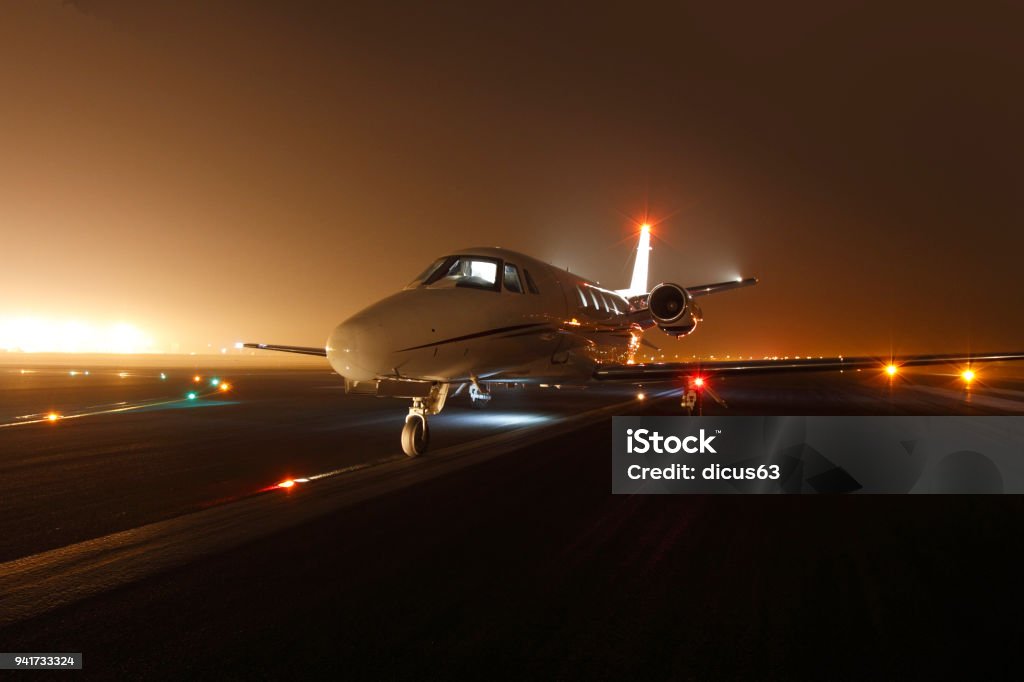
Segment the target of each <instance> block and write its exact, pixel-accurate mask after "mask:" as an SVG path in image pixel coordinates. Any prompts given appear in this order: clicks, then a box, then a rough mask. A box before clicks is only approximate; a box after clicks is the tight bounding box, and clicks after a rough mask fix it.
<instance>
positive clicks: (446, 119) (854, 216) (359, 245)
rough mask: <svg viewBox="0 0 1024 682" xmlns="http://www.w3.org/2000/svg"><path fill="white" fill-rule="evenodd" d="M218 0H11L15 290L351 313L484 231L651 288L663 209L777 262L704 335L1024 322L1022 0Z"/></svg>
mask: <svg viewBox="0 0 1024 682" xmlns="http://www.w3.org/2000/svg"><path fill="white" fill-rule="evenodd" d="M205 4H206V3H191V2H174V3H165V2H147V3H137V2H131V1H127V0H126V1H123V2H118V1H114V0H110V1H104V2H101V1H95V2H89V1H87V0H80V1H78V2H74V3H69V4H64V3H61V2H58V1H56V0H54V1H46V0H38V1H35V2H26V3H13V2H12V3H4V4H3V5H2V7H0V112H2V113H0V116H2V118H0V150H2V156H0V251H2V253H3V255H4V258H3V267H2V269H0V292H2V294H0V321H7V322H8V323H10V321H11V320H24V319H29V318H30V319H34V320H36V321H39V320H42V321H43V322H42V323H43V324H51V325H58V326H59V325H61V324H66V323H68V322H69V321H78V322H79V323H80V324H85V325H91V326H92V327H93V328H94V329H106V328H108V327H110V326H111V325H117V324H119V323H123V324H127V325H131V326H132V328H133V329H136V330H138V331H139V333H140V334H142V335H143V336H144V337H145V338H148V339H150V341H151V343H150V345H149V348H148V349H149V350H160V351H165V352H182V353H186V352H197V351H198V352H204V351H208V350H211V349H213V350H219V348H220V347H230V346H231V345H232V344H233V343H234V342H235V341H239V340H246V341H265V342H271V343H287V344H296V345H321V344H323V343H324V340H325V339H326V337H327V334H328V333H329V331H330V329H331V327H332V326H333V325H335V324H336V323H337V322H339V321H340V320H342V319H343V318H345V317H346V316H348V315H350V314H352V313H354V312H355V311H357V310H358V309H359V308H361V307H363V306H364V305H366V304H368V303H370V302H372V301H374V300H375V299H377V298H379V297H382V296H384V295H386V294H388V293H390V292H392V291H393V290H396V289H398V288H400V287H401V286H403V285H404V284H405V283H406V282H407V281H408V280H409V279H411V278H412V277H413V276H414V275H415V274H416V273H418V272H419V271H420V270H422V268H423V267H424V266H425V265H426V264H427V263H428V262H430V261H431V260H432V259H433V258H434V257H435V256H437V255H442V254H445V253H450V252H453V251H456V250H457V249H458V248H460V247H465V246H475V245H498V246H504V247H507V248H512V249H515V250H519V251H524V252H527V253H530V254H533V255H536V256H538V257H540V258H543V259H545V260H548V261H550V262H552V263H555V264H558V265H563V266H568V267H570V268H571V269H572V271H574V272H579V273H581V274H584V275H586V276H589V277H593V278H596V279H598V280H600V281H601V282H602V284H606V285H609V286H613V287H622V286H625V285H626V284H627V283H628V278H629V268H630V264H631V256H632V253H631V251H632V248H633V245H634V236H635V231H636V228H637V224H638V223H637V221H639V220H641V219H644V218H645V217H647V218H649V219H650V221H651V222H652V223H654V224H655V251H654V254H653V259H652V264H651V278H652V283H653V282H656V281H660V280H667V281H676V282H678V283H680V284H683V285H693V284H699V283H704V282H709V281H719V280H722V279H728V278H731V277H734V276H737V275H756V276H758V277H760V278H761V284H760V285H759V286H758V287H755V288H754V289H751V290H744V291H740V292H734V293H729V294H723V295H722V296H721V297H716V298H715V299H714V300H710V299H709V300H708V301H707V302H706V303H705V305H704V312H705V318H706V320H705V323H704V324H703V325H702V326H701V327H700V328H699V329H698V331H697V333H696V334H695V335H694V336H693V337H691V338H688V339H685V340H683V341H682V342H679V344H678V345H668V346H667V347H668V348H670V349H671V350H673V351H674V352H685V353H704V354H707V353H721V354H726V353H734V354H744V355H746V354H750V355H755V356H761V355H766V354H778V355H783V354H802V353H813V354H825V353H828V354H831V353H847V354H860V353H884V352H889V351H890V350H893V351H897V352H956V351H960V350H966V349H969V348H973V349H975V350H1009V349H1020V347H1021V345H1022V344H1021V341H1022V339H1024V322H1022V321H1021V318H1020V316H1019V315H1018V314H1017V311H1018V310H1019V307H1020V300H1021V291H1022V287H1021V285H1020V283H1019V274H1018V273H1019V271H1020V256H1021V247H1022V246H1024V237H1022V236H1021V217H1022V208H1021V202H1020V196H1021V193H1022V192H1021V190H1022V179H1024V173H1022V164H1021V159H1022V158H1024V132H1022V128H1021V125H1020V122H1021V121H1022V120H1024V98H1022V94H1021V88H1020V83H1021V82H1024V54H1022V50H1024V47H1022V44H1021V41H1020V40H1019V36H1020V30H1021V21H1020V19H1021V17H1020V16H1019V14H1018V10H1017V9H1016V8H1014V7H1012V6H1010V5H1005V6H1004V5H997V4H994V5H991V6H988V7H984V8H982V7H972V8H971V9H970V10H967V9H966V8H964V7H961V8H955V9H943V8H939V7H936V6H934V5H932V4H921V5H920V6H918V7H916V8H914V7H904V8H896V7H892V6H888V5H882V6H881V8H879V9H877V10H875V9H869V8H865V7H862V6H861V3H827V4H826V5H825V6H822V5H821V3H804V4H799V3H782V4H777V3H776V4H772V5H770V6H767V5H765V6H761V5H757V4H752V6H750V7H746V8H734V9H729V10H724V9H714V8H709V7H704V6H702V7H699V8H697V9H689V10H683V9H675V10H673V11H671V12H668V11H664V10H661V9H657V8H655V7H651V6H647V7H639V6H636V5H623V6H621V8H619V9H616V10H609V11H605V10H598V9H595V8H594V7H592V6H590V5H588V4H579V5H576V6H574V7H573V6H570V7H564V8H561V9H557V8H552V7H548V6H544V7H543V8H537V9H532V10H531V9H519V8H517V9H515V10H514V11H513V10H511V9H509V8H504V9H502V10H501V11H498V10H497V8H495V9H493V10H487V9H486V8H484V7H483V6H482V5H479V4H478V3H465V4H463V5H461V6H459V5H456V4H448V5H446V7H444V8H436V7H428V6H423V5H419V4H409V5H398V4H388V5H387V6H383V7H382V6H380V5H379V4H378V3H367V4H365V5H357V4H353V3H345V4H344V5H343V6H339V5H338V4H336V3H328V2H322V3H321V2H287V3H285V2H281V3H260V4H259V5H258V6H256V5H254V4H253V3H217V8H215V9H210V8H207V7H205ZM508 7H511V6H508ZM0 326H2V322H0ZM658 340H659V342H663V341H664V339H663V338H660V339H658Z"/></svg>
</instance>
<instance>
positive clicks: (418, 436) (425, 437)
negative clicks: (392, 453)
mask: <svg viewBox="0 0 1024 682" xmlns="http://www.w3.org/2000/svg"><path fill="white" fill-rule="evenodd" d="M429 442H430V430H429V429H428V428H427V420H426V419H423V418H422V417H416V416H410V417H409V419H406V420H405V426H403V427H402V452H404V453H405V454H406V455H408V456H409V457H419V456H420V455H422V454H423V453H424V452H426V451H427V444H428V443H429Z"/></svg>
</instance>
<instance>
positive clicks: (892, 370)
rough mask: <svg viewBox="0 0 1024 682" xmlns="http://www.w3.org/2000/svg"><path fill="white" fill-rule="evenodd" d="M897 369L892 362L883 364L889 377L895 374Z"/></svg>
mask: <svg viewBox="0 0 1024 682" xmlns="http://www.w3.org/2000/svg"><path fill="white" fill-rule="evenodd" d="M898 371H899V368H898V367H897V366H896V365H894V364H892V363H889V364H888V365H886V366H885V373H886V374H888V375H889V376H891V377H894V376H896V372H898Z"/></svg>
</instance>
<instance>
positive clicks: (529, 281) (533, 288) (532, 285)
mask: <svg viewBox="0 0 1024 682" xmlns="http://www.w3.org/2000/svg"><path fill="white" fill-rule="evenodd" d="M523 277H524V278H526V288H527V289H529V290H530V293H531V294H539V293H540V289H538V288H537V283H536V282H534V281H533V275H531V274H530V271H529V270H527V269H526V268H523Z"/></svg>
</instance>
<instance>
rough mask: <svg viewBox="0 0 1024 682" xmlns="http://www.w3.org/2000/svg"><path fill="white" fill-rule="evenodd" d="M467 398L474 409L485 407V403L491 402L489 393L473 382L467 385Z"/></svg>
mask: <svg viewBox="0 0 1024 682" xmlns="http://www.w3.org/2000/svg"><path fill="white" fill-rule="evenodd" d="M469 400H470V404H471V405H472V406H473V407H474V408H475V409H478V410H482V409H484V408H485V407H487V403H489V402H491V394H490V393H489V392H487V391H485V390H483V389H482V388H480V385H479V384H477V383H476V382H473V383H471V384H470V385H469Z"/></svg>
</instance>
